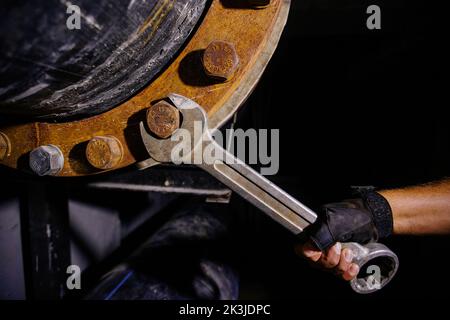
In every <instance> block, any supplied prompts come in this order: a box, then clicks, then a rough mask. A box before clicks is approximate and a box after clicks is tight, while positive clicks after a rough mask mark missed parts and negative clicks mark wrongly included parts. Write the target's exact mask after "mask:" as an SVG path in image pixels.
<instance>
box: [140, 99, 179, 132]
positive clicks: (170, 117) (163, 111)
mask: <svg viewBox="0 0 450 320" xmlns="http://www.w3.org/2000/svg"><path fill="white" fill-rule="evenodd" d="M147 126H148V128H149V129H150V131H151V132H152V133H153V134H154V135H156V136H157V137H159V138H161V139H167V138H169V137H170V136H172V134H173V133H174V132H175V130H177V129H178V128H179V127H180V111H178V109H177V108H176V107H174V106H172V105H171V104H169V103H167V102H166V101H160V102H158V103H157V104H154V105H153V106H151V107H150V108H148V109H147Z"/></svg>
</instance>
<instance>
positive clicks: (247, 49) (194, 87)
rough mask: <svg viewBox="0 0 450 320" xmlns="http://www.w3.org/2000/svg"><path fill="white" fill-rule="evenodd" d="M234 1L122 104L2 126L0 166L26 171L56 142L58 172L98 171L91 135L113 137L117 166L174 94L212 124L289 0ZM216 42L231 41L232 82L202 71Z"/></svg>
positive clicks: (239, 95)
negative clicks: (265, 1) (151, 114)
mask: <svg viewBox="0 0 450 320" xmlns="http://www.w3.org/2000/svg"><path fill="white" fill-rule="evenodd" d="M233 2H234V1H231V0H228V1H225V0H213V1H212V3H211V6H210V8H209V10H208V12H207V14H206V15H205V18H204V20H203V22H202V24H201V25H200V26H199V28H198V30H197V31H196V32H195V34H194V35H193V37H192V38H191V40H190V41H189V42H188V43H187V44H186V46H185V47H184V49H183V51H182V52H181V53H180V54H179V56H178V57H177V58H176V59H175V60H174V61H173V62H172V64H171V65H170V66H169V67H168V68H167V69H166V70H165V71H164V72H163V73H161V74H160V76H159V77H158V78H156V79H155V80H154V81H153V82H152V83H151V84H149V85H148V86H147V87H146V88H145V89H143V90H142V91H141V92H139V93H138V94H136V95H135V96H134V97H133V98H131V99H130V100H128V101H127V102H125V103H123V104H121V105H120V106H118V107H116V108H114V109H112V110H110V111H108V112H106V113H103V114H100V115H97V116H94V117H91V118H88V119H83V120H80V121H75V122H68V123H45V122H34V123H25V124H16V125H9V126H6V127H2V128H0V131H2V132H4V133H5V134H7V135H8V137H9V139H10V141H11V145H12V146H13V147H12V150H11V156H10V157H8V158H6V159H4V160H3V161H1V162H0V163H1V164H4V165H6V166H9V167H12V168H19V169H27V161H26V159H27V157H28V154H29V152H30V151H31V150H33V149H34V148H36V147H37V146H40V145H44V144H54V145H57V146H58V147H59V148H60V149H61V151H62V152H63V154H64V156H65V158H66V161H65V164H64V168H63V170H62V171H61V172H60V173H59V175H60V176H82V175H89V174H95V173H98V172H99V170H98V169H95V168H93V167H92V166H91V165H90V164H89V162H88V161H87V160H86V157H85V149H86V144H87V142H88V141H89V140H91V139H92V138H93V137H95V136H105V135H112V136H114V137H116V138H117V139H118V140H119V141H120V142H121V144H122V145H123V148H124V156H123V159H122V161H121V162H120V165H118V167H117V168H120V167H125V166H128V165H131V164H133V163H135V162H136V161H142V160H144V159H146V158H147V157H148V156H147V154H146V152H145V149H144V147H143V144H142V141H141V139H140V133H139V123H140V122H141V121H145V119H146V112H145V110H146V109H147V108H148V107H149V106H151V105H153V104H155V103H156V102H157V101H160V100H161V99H162V98H164V97H166V96H167V95H168V94H169V93H170V92H177V93H180V94H182V95H184V96H187V97H190V98H192V99H195V100H196V101H197V102H198V103H199V104H201V105H202V106H203V107H204V108H205V109H206V111H207V113H208V117H209V118H210V124H211V125H212V126H218V125H220V124H221V123H223V121H225V120H226V119H227V118H229V117H230V116H231V115H232V113H233V112H234V111H236V109H237V108H238V107H239V106H240V105H241V104H242V102H243V101H244V100H245V99H246V97H247V96H248V95H249V94H250V92H251V90H252V89H253V87H254V85H255V84H256V82H257V81H258V80H259V77H260V76H261V74H262V72H263V70H264V68H265V66H266V65H267V63H268V61H269V60H270V57H271V54H272V53H273V51H274V50H275V47H276V44H277V42H278V39H279V37H280V34H281V32H282V30H283V27H284V24H285V22H286V18H287V14H288V8H289V4H290V0H277V1H273V2H272V3H271V4H270V5H269V6H267V7H266V8H264V9H259V10H255V9H251V8H245V7H243V6H242V5H239V6H234V5H232V4H233ZM215 40H222V41H226V42H230V43H233V44H234V46H235V47H236V51H237V53H238V55H239V58H240V67H239V69H238V70H237V72H236V74H235V75H234V77H233V79H232V80H231V81H228V82H225V83H217V81H214V80H212V79H210V78H209V77H208V76H206V75H205V73H204V70H203V66H202V62H201V56H202V54H203V52H204V50H205V49H206V48H207V46H208V45H209V44H210V43H211V42H212V41H215Z"/></svg>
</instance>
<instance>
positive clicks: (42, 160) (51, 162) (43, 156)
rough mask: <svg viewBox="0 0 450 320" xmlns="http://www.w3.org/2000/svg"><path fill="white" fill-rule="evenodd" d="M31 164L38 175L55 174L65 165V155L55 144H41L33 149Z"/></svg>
mask: <svg viewBox="0 0 450 320" xmlns="http://www.w3.org/2000/svg"><path fill="white" fill-rule="evenodd" d="M29 165H30V168H31V170H32V171H33V172H34V173H36V174H37V175H38V176H55V175H57V174H58V173H59V172H60V171H61V170H62V168H63V167H64V155H63V153H62V152H61V150H60V149H59V148H58V147H57V146H55V145H52V144H49V145H46V146H40V147H38V148H36V149H34V150H33V151H31V153H30V161H29Z"/></svg>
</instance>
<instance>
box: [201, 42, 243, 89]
mask: <svg viewBox="0 0 450 320" xmlns="http://www.w3.org/2000/svg"><path fill="white" fill-rule="evenodd" d="M239 63H240V61H239V56H238V54H237V52H236V48H235V47H234V44H232V43H230V42H225V41H219V40H216V41H213V42H211V43H210V44H209V45H208V47H207V48H206V49H205V52H204V53H203V58H202V64H203V68H204V70H205V73H206V74H207V75H208V76H209V77H212V78H216V79H219V80H222V81H228V80H230V79H231V78H232V77H233V76H234V74H235V73H236V70H237V69H238V68H239Z"/></svg>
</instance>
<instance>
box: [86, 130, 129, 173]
mask: <svg viewBox="0 0 450 320" xmlns="http://www.w3.org/2000/svg"><path fill="white" fill-rule="evenodd" d="M86 158H87V160H88V161H89V163H90V164H91V165H92V166H93V167H94V168H97V169H101V170H107V169H112V168H115V167H116V166H117V165H118V164H119V163H120V161H121V160H122V158H123V147H122V144H121V143H120V141H119V140H118V139H117V138H115V137H113V136H97V137H94V138H92V139H91V140H90V141H89V143H88V144H87V146H86Z"/></svg>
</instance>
